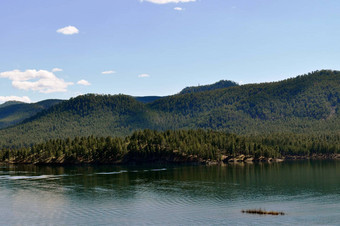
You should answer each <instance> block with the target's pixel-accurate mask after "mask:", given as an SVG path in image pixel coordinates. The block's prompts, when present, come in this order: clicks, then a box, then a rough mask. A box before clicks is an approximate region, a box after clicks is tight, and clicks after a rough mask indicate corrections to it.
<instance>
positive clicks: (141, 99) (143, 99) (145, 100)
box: [135, 96, 163, 103]
mask: <svg viewBox="0 0 340 226" xmlns="http://www.w3.org/2000/svg"><path fill="white" fill-rule="evenodd" d="M161 98H163V97H160V96H146V97H135V99H136V100H138V101H139V102H142V103H151V102H154V101H155V100H159V99H161Z"/></svg>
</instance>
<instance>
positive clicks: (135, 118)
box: [0, 70, 340, 147]
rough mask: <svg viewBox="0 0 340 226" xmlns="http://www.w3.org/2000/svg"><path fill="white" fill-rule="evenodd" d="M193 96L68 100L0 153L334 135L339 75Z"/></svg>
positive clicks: (20, 128)
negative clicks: (147, 132) (137, 138)
mask: <svg viewBox="0 0 340 226" xmlns="http://www.w3.org/2000/svg"><path fill="white" fill-rule="evenodd" d="M196 91H197V90H196ZM196 91H195V92H189V93H184V94H181V93H180V94H176V95H173V96H167V97H162V98H159V99H156V100H154V101H151V102H147V103H143V102H141V101H138V100H137V99H136V98H134V97H131V96H126V95H113V96H112V95H95V94H87V95H84V96H79V97H76V98H71V99H70V100H68V101H63V102H61V103H59V104H56V105H53V106H52V107H50V108H48V109H46V110H43V111H41V112H39V113H38V114H36V115H35V116H33V117H31V118H28V119H26V120H25V121H24V122H23V123H21V124H19V125H17V126H14V127H11V128H6V129H2V130H0V147H1V146H8V147H10V146H21V145H28V144H32V143H37V142H42V141H45V140H48V139H52V138H53V139H54V138H67V137H70V138H72V137H76V136H91V135H94V136H125V135H128V134H131V132H133V131H135V130H139V129H145V128H149V129H155V130H168V129H172V130H177V129H190V128H193V129H195V128H203V129H213V130H219V131H226V132H231V133H236V134H243V135H251V134H269V133H270V134H272V133H298V134H309V133H314V134H315V133H317V134H329V133H335V134H339V132H340V72H338V71H330V70H322V71H316V72H312V73H309V74H306V75H302V76H298V77H296V78H291V79H286V80H283V81H279V82H271V83H261V84H248V85H242V86H230V87H227V88H218V89H213V90H206V91H197V92H196Z"/></svg>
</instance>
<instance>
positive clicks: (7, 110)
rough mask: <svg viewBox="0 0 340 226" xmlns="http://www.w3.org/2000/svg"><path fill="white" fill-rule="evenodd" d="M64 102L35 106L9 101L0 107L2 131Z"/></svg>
mask: <svg viewBox="0 0 340 226" xmlns="http://www.w3.org/2000/svg"><path fill="white" fill-rule="evenodd" d="M61 101H62V100H53V99H51V100H44V101H40V102H37V103H33V104H28V103H24V102H19V101H8V102H5V103H3V104H1V105H0V129H2V128H5V127H9V126H13V125H16V124H18V123H20V122H22V121H24V120H25V119H27V118H30V117H32V116H34V115H36V114H37V113H39V112H41V111H43V110H45V109H48V108H50V107H51V106H53V105H55V104H58V103H60V102H61Z"/></svg>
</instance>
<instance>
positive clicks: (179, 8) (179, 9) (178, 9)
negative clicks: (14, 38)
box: [174, 7, 183, 11]
mask: <svg viewBox="0 0 340 226" xmlns="http://www.w3.org/2000/svg"><path fill="white" fill-rule="evenodd" d="M174 10H177V11H182V10H183V8H181V7H175V8H174Z"/></svg>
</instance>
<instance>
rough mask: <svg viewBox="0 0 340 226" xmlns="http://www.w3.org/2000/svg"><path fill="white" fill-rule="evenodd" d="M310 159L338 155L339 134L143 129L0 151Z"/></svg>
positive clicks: (11, 154) (47, 160)
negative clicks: (258, 134) (251, 134)
mask: <svg viewBox="0 0 340 226" xmlns="http://www.w3.org/2000/svg"><path fill="white" fill-rule="evenodd" d="M309 158H318V159H334V158H340V134H328V135H325V134H321V135H315V134H314V135H299V134H271V135H261V136H241V135H235V134H230V133H225V132H219V131H212V130H202V129H197V130H167V131H155V130H149V129H146V130H140V131H136V132H134V133H133V134H132V135H130V136H126V137H95V136H88V137H75V138H74V139H71V138H67V139H52V140H49V141H47V142H43V143H40V144H34V145H32V146H28V147H20V148H3V149H1V150H0V162H2V163H14V164H131V163H202V164H213V163H217V164H218V163H233V162H270V161H272V162H277V161H283V160H284V159H309Z"/></svg>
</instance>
